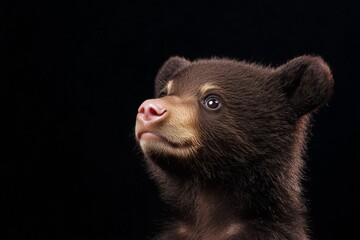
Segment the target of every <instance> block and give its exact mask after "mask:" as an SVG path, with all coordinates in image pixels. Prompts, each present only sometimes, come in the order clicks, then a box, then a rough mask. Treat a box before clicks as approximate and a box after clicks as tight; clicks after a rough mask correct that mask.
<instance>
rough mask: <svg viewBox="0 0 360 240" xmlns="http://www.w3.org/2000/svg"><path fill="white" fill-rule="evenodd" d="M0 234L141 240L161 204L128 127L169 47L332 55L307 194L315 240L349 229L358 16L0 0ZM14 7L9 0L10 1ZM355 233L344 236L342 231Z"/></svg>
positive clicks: (314, 8) (353, 206)
mask: <svg viewBox="0 0 360 240" xmlns="http://www.w3.org/2000/svg"><path fill="white" fill-rule="evenodd" d="M0 4H1V7H0V13H1V18H2V20H1V22H0V27H1V35H0V41H1V46H0V51H1V52H0V59H1V66H0V81H1V82H0V84H1V87H0V89H1V90H0V91H1V96H2V98H3V100H2V106H3V107H2V111H1V112H2V114H1V116H2V120H4V122H5V123H3V124H1V129H2V130H1V132H2V133H1V135H2V136H3V137H1V141H2V143H1V146H2V147H1V148H2V150H1V151H2V152H3V156H5V157H2V159H1V161H0V162H1V166H0V174H1V175H0V176H1V183H2V184H1V185H2V187H1V201H2V203H1V228H2V230H1V232H2V234H7V237H6V238H2V239H21V238H26V239H72V238H73V237H74V238H75V237H76V238H77V239H145V238H146V236H151V235H153V234H154V233H155V232H156V231H157V230H158V229H159V222H158V221H157V220H156V219H159V218H160V217H161V216H162V215H163V214H164V212H163V210H161V209H162V208H163V205H162V203H161V202H160V200H159V198H158V192H157V188H156V186H155V185H154V184H153V182H152V181H151V180H149V179H148V176H147V174H146V171H145V170H144V166H143V163H142V161H141V159H142V156H141V154H139V152H138V150H136V147H135V146H136V144H135V141H134V137H133V128H134V120H135V116H136V113H137V107H138V106H139V105H140V104H141V102H142V101H143V100H145V99H147V98H150V97H152V93H153V79H154V77H155V74H156V72H157V70H158V68H159V67H160V66H161V64H162V63H163V62H164V61H165V60H166V59H167V58H168V57H170V56H172V55H180V56H185V57H187V58H189V59H196V58H204V57H211V56H219V57H222V56H224V57H231V58H237V59H244V60H248V61H253V62H257V63H262V64H265V65H269V64H271V65H272V66H277V65H279V64H282V63H284V62H286V60H288V59H290V58H293V57H296V56H299V55H302V54H315V55H320V56H322V57H323V58H324V59H325V60H326V61H327V62H328V63H329V65H330V66H331V68H332V70H333V74H334V79H335V92H334V95H333V98H332V100H331V101H330V103H329V104H328V106H327V107H325V108H323V109H321V110H320V111H319V112H318V113H317V114H315V115H314V121H313V123H314V127H313V129H312V136H311V140H310V141H309V148H308V157H307V160H306V161H307V165H308V168H307V171H306V175H307V180H306V181H305V183H304V186H305V189H306V192H305V195H306V197H307V198H308V199H309V204H308V205H309V220H310V221H309V222H310V229H311V231H312V234H311V235H312V237H313V239H323V240H331V239H347V238H350V236H352V234H355V236H357V235H358V228H359V220H358V216H359V214H360V209H359V206H360V204H359V201H360V198H359V197H358V195H360V194H359V189H360V188H359V185H360V184H359V182H360V181H359V180H358V178H359V170H358V166H359V164H357V161H359V160H360V154H359V149H358V148H359V142H360V141H359V140H360V139H359V134H360V131H359V129H360V128H359V120H360V107H359V103H358V102H359V97H358V95H357V94H358V92H359V91H360V79H359V77H360V76H359V70H360V60H359V53H360V47H359V42H360V37H359V31H360V26H359V23H360V21H359V20H360V17H359V12H360V11H359V7H357V5H356V4H355V3H350V2H346V1H334V2H332V1H323V2H319V1H277V2H275V1H261V2H256V1H192V2H190V1H189V2H186V1H165V0H164V1H144V2H136V1H131V2H125V1H112V2H105V1H78V0H77V1H70V0H66V1H27V2H18V1H12V2H11V3H8V5H6V2H1V3H0ZM10 4H11V5H10ZM351 238H353V237H351Z"/></svg>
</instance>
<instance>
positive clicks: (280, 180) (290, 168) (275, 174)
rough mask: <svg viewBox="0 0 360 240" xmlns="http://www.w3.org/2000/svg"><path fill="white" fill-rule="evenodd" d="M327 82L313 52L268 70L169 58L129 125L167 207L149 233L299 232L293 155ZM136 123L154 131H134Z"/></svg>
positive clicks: (247, 239) (231, 235)
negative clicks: (160, 226) (160, 227)
mask: <svg viewBox="0 0 360 240" xmlns="http://www.w3.org/2000/svg"><path fill="white" fill-rule="evenodd" d="M332 89H333V79H332V75H331V71H330V69H329V67H328V65H327V64H326V63H325V62H324V61H323V60H322V59H321V58H320V57H314V56H301V57H298V58H295V59H293V60H291V61H289V62H287V63H286V64H284V65H281V66H279V67H277V68H271V67H264V66H260V65H255V64H249V63H246V62H241V61H235V60H228V59H204V60H197V61H193V62H190V61H188V60H186V59H183V58H180V57H172V58H170V59H169V60H168V61H167V62H166V63H165V64H164V65H163V66H162V68H161V69H160V70H159V73H158V75H157V77H156V80H155V97H156V98H157V99H156V100H151V101H148V102H144V103H143V105H142V106H141V107H140V108H139V114H138V118H137V123H136V130H135V131H136V136H137V140H138V141H139V143H140V146H141V149H142V151H143V152H144V155H145V159H146V163H147V166H148V169H149V172H150V174H151V176H152V177H153V178H154V179H155V180H156V182H157V183H158V184H159V186H160V189H161V193H162V195H161V196H162V198H163V199H164V200H165V201H166V202H167V203H168V204H169V206H170V207H171V213H170V215H171V217H170V220H169V221H168V223H167V224H166V225H165V226H164V231H163V232H162V233H161V234H159V235H158V237H157V238H156V239H158V240H165V239H166V240H167V239H171V240H176V239H179V240H180V239H181V240H185V239H187V240H190V239H191V240H200V239H203V240H211V239H217V240H220V239H224V240H225V239H226V240H232V239H238V240H240V239H241V240H256V239H259V240H260V239H266V240H272V239H273V240H275V239H276V240H281V239H292V240H297V239H302V240H304V239H308V236H307V225H306V221H305V212H306V209H305V204H304V200H303V197H302V194H301V179H302V170H303V165H304V163H303V160H302V156H303V154H304V150H305V142H306V135H307V128H308V122H309V118H310V115H311V113H312V112H313V111H315V110H317V109H318V108H319V107H321V106H323V105H324V104H325V103H326V102H327V101H328V99H329V97H330V96H331V93H332ZM209 95H211V96H216V97H217V98H218V99H219V101H220V103H221V106H220V108H219V109H216V111H213V110H209V109H208V108H206V106H205V105H204V103H205V101H206V98H207V97H208V96H209ZM151 104H153V105H151ZM151 106H153V109H151ZM158 109H165V111H161V113H160V111H159V110H158ZM144 114H150V115H151V114H155V115H156V118H154V119H155V120H153V119H152V118H151V119H150V117H148V118H149V119H150V120H149V119H147V118H144ZM150 115H149V116H150ZM151 116H153V115H151ZM144 119H145V120H144ZM145 130H146V131H147V132H151V133H152V134H155V136H157V137H156V138H149V139H146V138H145V137H142V134H141V133H143V132H145Z"/></svg>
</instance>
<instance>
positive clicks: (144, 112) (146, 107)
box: [138, 99, 166, 122]
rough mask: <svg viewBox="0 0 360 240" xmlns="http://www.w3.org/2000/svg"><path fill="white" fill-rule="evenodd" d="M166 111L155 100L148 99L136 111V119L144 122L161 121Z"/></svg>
mask: <svg viewBox="0 0 360 240" xmlns="http://www.w3.org/2000/svg"><path fill="white" fill-rule="evenodd" d="M165 112H166V109H165V107H164V106H163V105H161V104H160V103H159V102H158V101H157V100H154V99H149V100H146V101H145V102H143V103H142V104H141V105H140V107H139V109H138V118H139V119H140V120H142V121H144V122H151V121H156V120H159V119H161V118H162V117H163V116H164V113H165Z"/></svg>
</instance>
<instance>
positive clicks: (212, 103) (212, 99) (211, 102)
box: [203, 95, 221, 110]
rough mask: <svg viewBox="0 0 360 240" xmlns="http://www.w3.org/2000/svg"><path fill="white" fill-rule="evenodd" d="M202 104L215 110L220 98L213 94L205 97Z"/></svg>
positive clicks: (218, 106)
mask: <svg viewBox="0 0 360 240" xmlns="http://www.w3.org/2000/svg"><path fill="white" fill-rule="evenodd" d="M203 104H204V106H205V107H206V108H207V109H210V110H217V109H219V108H220V107H221V102H220V99H219V97H217V96H215V95H210V96H208V97H206V99H205V101H204V103H203Z"/></svg>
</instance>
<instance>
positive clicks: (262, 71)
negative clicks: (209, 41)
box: [168, 59, 273, 92]
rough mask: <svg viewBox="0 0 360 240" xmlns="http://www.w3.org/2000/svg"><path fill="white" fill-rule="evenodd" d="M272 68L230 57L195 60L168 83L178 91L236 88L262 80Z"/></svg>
mask: <svg viewBox="0 0 360 240" xmlns="http://www.w3.org/2000/svg"><path fill="white" fill-rule="evenodd" d="M272 72H273V69H272V68H269V67H263V66H260V65H256V64H250V63H247V62H244V61H235V60H230V59H207V60H197V61H194V62H192V63H191V64H190V65H189V66H187V67H185V68H184V69H182V70H181V71H179V72H178V73H177V74H175V76H174V77H173V78H172V81H170V82H169V84H168V85H170V86H171V88H172V89H173V90H178V91H181V92H182V91H187V92H189V91H191V92H192V91H197V92H198V91H204V90H205V89H208V88H220V89H224V90H225V89H229V90H231V88H238V87H241V85H244V84H251V85H252V84H255V83H256V82H258V81H264V78H267V77H268V76H269V75H270V74H271V73H272Z"/></svg>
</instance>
